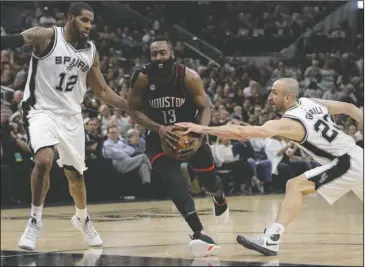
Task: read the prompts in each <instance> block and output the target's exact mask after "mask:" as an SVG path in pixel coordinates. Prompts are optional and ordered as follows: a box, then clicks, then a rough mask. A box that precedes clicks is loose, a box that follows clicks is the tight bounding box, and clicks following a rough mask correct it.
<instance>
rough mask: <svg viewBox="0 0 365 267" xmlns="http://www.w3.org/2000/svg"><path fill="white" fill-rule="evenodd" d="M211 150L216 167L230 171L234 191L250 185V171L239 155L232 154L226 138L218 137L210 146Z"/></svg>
mask: <svg viewBox="0 0 365 267" xmlns="http://www.w3.org/2000/svg"><path fill="white" fill-rule="evenodd" d="M212 152H213V154H214V155H215V159H216V164H217V167H218V168H220V169H225V170H231V171H232V174H233V177H234V182H235V185H234V186H235V187H234V192H235V193H237V192H241V191H242V192H246V190H247V188H248V187H249V186H250V181H251V177H252V174H251V173H252V171H251V168H250V167H249V166H248V164H247V161H246V160H240V159H239V155H236V156H235V155H234V154H233V150H232V145H231V144H230V140H229V139H226V138H222V139H220V141H219V142H218V143H217V144H215V145H214V146H213V147H212ZM247 173H250V175H247ZM245 174H246V175H245ZM248 178H249V179H248Z"/></svg>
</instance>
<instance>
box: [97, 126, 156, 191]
mask: <svg viewBox="0 0 365 267" xmlns="http://www.w3.org/2000/svg"><path fill="white" fill-rule="evenodd" d="M135 154H136V151H135V149H134V148H133V147H131V146H129V145H127V144H125V143H123V142H122V141H121V140H119V139H118V128H117V127H115V126H111V127H109V128H108V139H107V140H106V141H105V142H104V146H103V156H104V157H105V158H107V159H111V160H112V164H113V166H114V167H115V169H116V170H117V171H118V172H119V173H121V174H125V173H128V172H131V171H134V170H137V171H138V173H139V175H140V177H141V180H142V184H143V185H144V184H146V183H148V184H150V183H151V169H152V166H151V164H150V161H149V159H148V158H147V156H146V155H145V154H139V155H136V156H133V155H135Z"/></svg>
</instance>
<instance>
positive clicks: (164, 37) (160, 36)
mask: <svg viewBox="0 0 365 267" xmlns="http://www.w3.org/2000/svg"><path fill="white" fill-rule="evenodd" d="M161 41H165V42H167V43H169V42H170V40H169V39H168V38H167V37H166V36H165V35H157V36H156V37H155V38H153V40H152V43H154V42H161Z"/></svg>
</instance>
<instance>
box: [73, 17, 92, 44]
mask: <svg viewBox="0 0 365 267" xmlns="http://www.w3.org/2000/svg"><path fill="white" fill-rule="evenodd" d="M71 31H72V32H71V34H72V39H73V40H74V41H75V42H77V43H78V45H77V46H78V47H84V46H85V42H86V41H87V39H88V38H87V37H84V36H83V35H82V34H81V32H80V31H79V29H78V28H77V25H76V21H74V23H73V25H72V27H71Z"/></svg>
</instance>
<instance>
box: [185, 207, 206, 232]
mask: <svg viewBox="0 0 365 267" xmlns="http://www.w3.org/2000/svg"><path fill="white" fill-rule="evenodd" d="M185 221H186V222H187V223H188V224H189V226H190V228H191V230H193V232H194V233H195V232H201V231H202V230H203V225H202V223H201V222H200V219H199V217H198V214H197V213H196V211H194V212H193V213H190V214H189V215H188V216H186V217H185Z"/></svg>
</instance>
